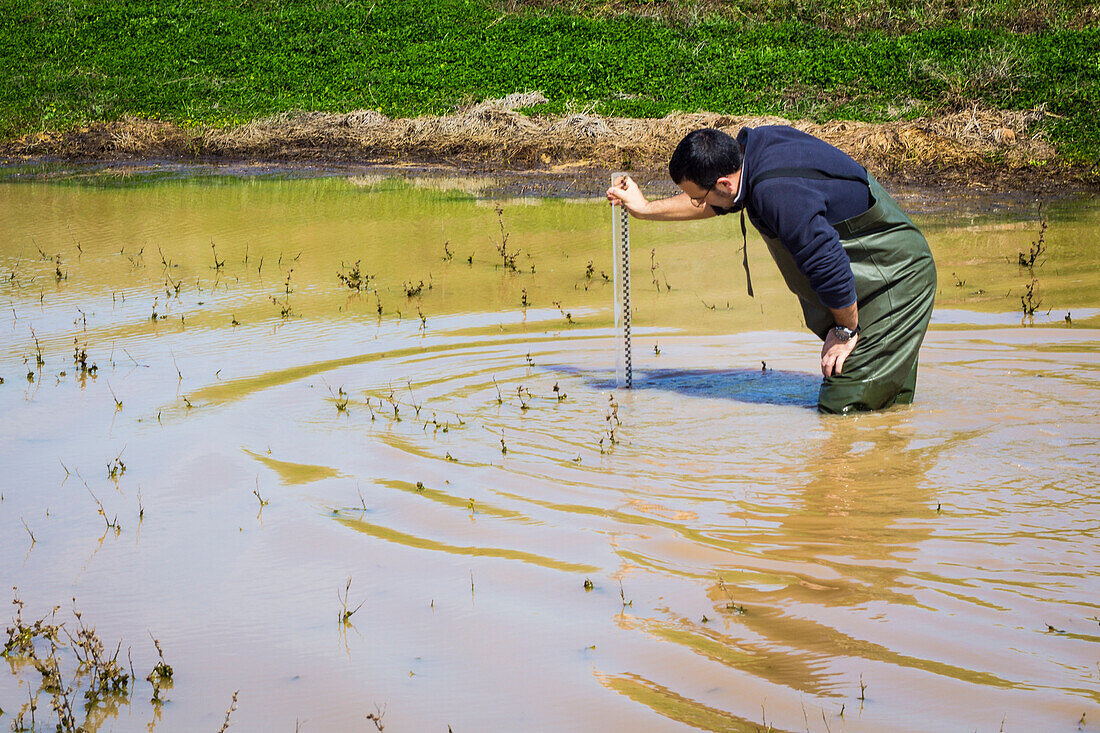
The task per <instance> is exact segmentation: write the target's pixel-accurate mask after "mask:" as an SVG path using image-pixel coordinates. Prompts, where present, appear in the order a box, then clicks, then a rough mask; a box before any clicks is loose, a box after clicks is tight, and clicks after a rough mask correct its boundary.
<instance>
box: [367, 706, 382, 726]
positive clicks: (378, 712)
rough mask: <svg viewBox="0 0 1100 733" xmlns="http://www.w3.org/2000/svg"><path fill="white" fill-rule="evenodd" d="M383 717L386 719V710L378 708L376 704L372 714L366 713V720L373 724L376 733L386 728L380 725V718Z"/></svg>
mask: <svg viewBox="0 0 1100 733" xmlns="http://www.w3.org/2000/svg"><path fill="white" fill-rule="evenodd" d="M384 717H386V709H385V708H384V707H382V708H380V707H378V705H377V704H375V706H374V712H373V713H367V720H369V721H370V722H372V723H374V728H375V730H378V731H382V730H385V728H386V726H385V725H384V724H383V723H382V718H384Z"/></svg>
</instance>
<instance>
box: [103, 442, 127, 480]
mask: <svg viewBox="0 0 1100 733" xmlns="http://www.w3.org/2000/svg"><path fill="white" fill-rule="evenodd" d="M125 450H126V449H125V448H123V449H122V450H121V451H119V452H118V455H117V456H115V458H114V460H113V461H110V462H109V463H108V464H107V478H109V479H111V480H112V481H114V482H115V483H116V484H117V483H118V480H119V479H120V478H122V475H123V474H124V473H126V464H125V463H123V462H122V453H123V451H125Z"/></svg>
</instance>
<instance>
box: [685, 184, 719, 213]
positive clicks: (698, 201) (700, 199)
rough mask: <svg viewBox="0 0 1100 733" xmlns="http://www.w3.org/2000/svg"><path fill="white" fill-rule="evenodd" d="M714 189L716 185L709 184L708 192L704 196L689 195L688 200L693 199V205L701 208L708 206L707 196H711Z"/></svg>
mask: <svg viewBox="0 0 1100 733" xmlns="http://www.w3.org/2000/svg"><path fill="white" fill-rule="evenodd" d="M713 190H714V186H708V187H707V192H706V193H704V194H703V195H702V196H688V200H689V201H691V205H692V206H694V207H695V208H697V209H699V208H702V207H703V206H706V203H707V196H710V192H711V191H713Z"/></svg>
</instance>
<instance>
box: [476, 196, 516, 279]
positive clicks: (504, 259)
mask: <svg viewBox="0 0 1100 733" xmlns="http://www.w3.org/2000/svg"><path fill="white" fill-rule="evenodd" d="M494 211H496V212H497V222H498V223H499V224H500V244H498V245H497V252H499V253H500V262H501V266H502V267H504V269H505V270H510V271H511V272H519V268H518V267H517V266H516V260H517V259H518V258H519V254H520V250H518V249H517V250H516V251H515V252H509V251H508V236H509V235H508V232H507V230H505V228H504V209H503V208H502V207H500V206H497V207H496V208H495V209H494ZM469 261H470V262H471V263H472V262H473V255H470V260H469Z"/></svg>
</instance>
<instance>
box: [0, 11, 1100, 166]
mask: <svg viewBox="0 0 1100 733" xmlns="http://www.w3.org/2000/svg"><path fill="white" fill-rule="evenodd" d="M849 1H854V0H849ZM584 9H585V8H584V7H580V8H579V9H577V10H570V9H568V8H558V9H553V8H552V9H549V10H546V9H542V10H540V11H538V12H528V9H524V8H520V10H522V11H523V12H514V13H513V12H501V11H500V10H499V9H497V8H494V7H492V6H490V5H489V4H487V3H486V2H480V1H478V2H475V1H471V0H418V1H417V2H412V1H410V0H380V1H378V2H354V1H350V0H349V1H348V2H326V1H324V0H320V1H318V2H308V3H300V2H282V1H280V0H267V1H264V0H257V1H254V2H247V1H245V2H239V3H234V4H227V3H215V4H210V3H207V2H199V1H198V0H179V2H171V3H168V2H148V1H146V2H140V1H137V2H128V3H114V2H106V1H105V0H87V1H86V2H65V1H64V0H61V1H51V2H39V1H32V0H0V61H2V63H0V140H4V141H11V140H14V139H15V138H17V137H19V136H22V135H26V134H28V133H35V132H40V131H43V130H64V129H69V128H73V127H76V126H80V125H87V124H89V123H96V122H109V121H112V120H118V119H121V118H122V117H124V116H128V115H130V116H137V117H144V118H156V119H162V120H167V121H171V122H174V123H177V124H179V125H182V126H184V127H187V126H198V125H211V126H230V125H235V124H241V123H245V122H248V121H252V120H256V119H260V118H263V117H266V116H269V115H272V114H275V113H280V112H286V111H291V110H313V111H324V112H347V111H351V110H355V109H376V110H379V111H381V112H382V113H384V114H386V115H389V116H416V115H421V114H441V113H446V112H450V111H454V110H455V109H458V108H461V107H462V106H463V105H468V104H469V103H471V102H473V101H476V100H481V99H486V98H493V97H501V96H505V95H507V94H509V93H511V92H515V91H517V90H525V89H530V90H540V91H542V92H543V93H544V94H545V96H546V98H547V100H548V101H546V102H544V103H540V104H538V105H536V106H534V107H531V108H528V109H526V110H524V112H525V113H526V114H543V115H554V114H564V113H569V112H573V111H585V112H589V113H594V114H600V115H607V116H620V117H660V116H663V115H665V114H667V113H670V112H673V111H686V112H692V111H704V110H709V111H714V112H721V113H725V114H732V115H779V116H784V117H787V118H791V119H806V120H809V121H813V122H819V123H820V122H825V121H828V120H830V119H847V120H859V121H865V122H885V121H890V120H906V119H914V118H918V117H922V116H937V115H942V114H945V113H950V112H958V111H961V110H964V109H970V108H974V107H978V108H981V109H1000V110H1010V111H1011V110H1015V111H1022V110H1034V109H1041V110H1043V111H1044V112H1045V114H1043V115H1040V117H1041V121H1039V122H1037V123H1036V125H1035V128H1034V129H1032V130H1029V133H1030V134H1039V135H1043V136H1047V137H1048V138H1049V140H1050V141H1051V142H1052V144H1053V145H1054V147H1055V149H1056V151H1057V153H1058V156H1059V158H1060V160H1061V161H1063V162H1065V163H1068V164H1069V165H1072V166H1077V167H1078V168H1079V170H1083V169H1087V168H1088V167H1090V166H1092V169H1093V173H1092V175H1093V176H1095V170H1096V169H1095V164H1096V161H1097V159H1098V158H1100V125H1098V124H1097V122H1096V119H1095V110H1096V109H1098V108H1100V28H1098V27H1096V26H1095V25H1087V24H1086V25H1083V26H1081V23H1080V22H1077V26H1081V27H1076V26H1075V25H1074V23H1072V22H1063V23H1048V24H1047V25H1046V26H1045V30H1042V31H1039V32H1032V33H1016V32H1013V31H1012V30H1010V29H1009V28H1007V27H1002V28H999V29H998V28H984V29H983V28H975V27H968V26H972V25H973V24H972V23H970V24H968V23H967V22H964V21H960V20H952V19H947V20H944V21H943V22H938V23H935V24H932V25H931V26H930V27H928V28H925V29H923V30H916V31H913V32H901V33H899V32H897V29H890V28H873V29H869V30H854V31H850V32H837V31H836V30H835V29H830V28H828V27H824V26H823V25H814V24H812V23H811V22H806V21H804V20H803V21H786V22H774V23H768V22H760V21H757V20H753V19H749V20H744V19H742V20H737V19H730V18H722V17H711V18H710V19H706V18H702V19H695V20H693V21H691V22H675V21H670V20H669V19H668V18H659V17H658V18H647V17H638V16H637V15H629V14H628V15H607V14H597V15H590V16H583V15H578V14H575V12H578V11H579V10H584ZM1071 10H1072V8H1071ZM1067 12H1068V11H1067ZM1059 17H1061V16H1059ZM1067 17H1070V18H1071V20H1072V18H1079V17H1084V18H1086V19H1087V17H1088V16H1087V14H1086V15H1083V16H1082V15H1081V14H1080V13H1078V14H1077V15H1072V14H1071V15H1070V16H1067ZM990 156H991V159H992V160H993V162H996V156H997V153H995V152H993V153H990ZM1086 175H1088V174H1086Z"/></svg>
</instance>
